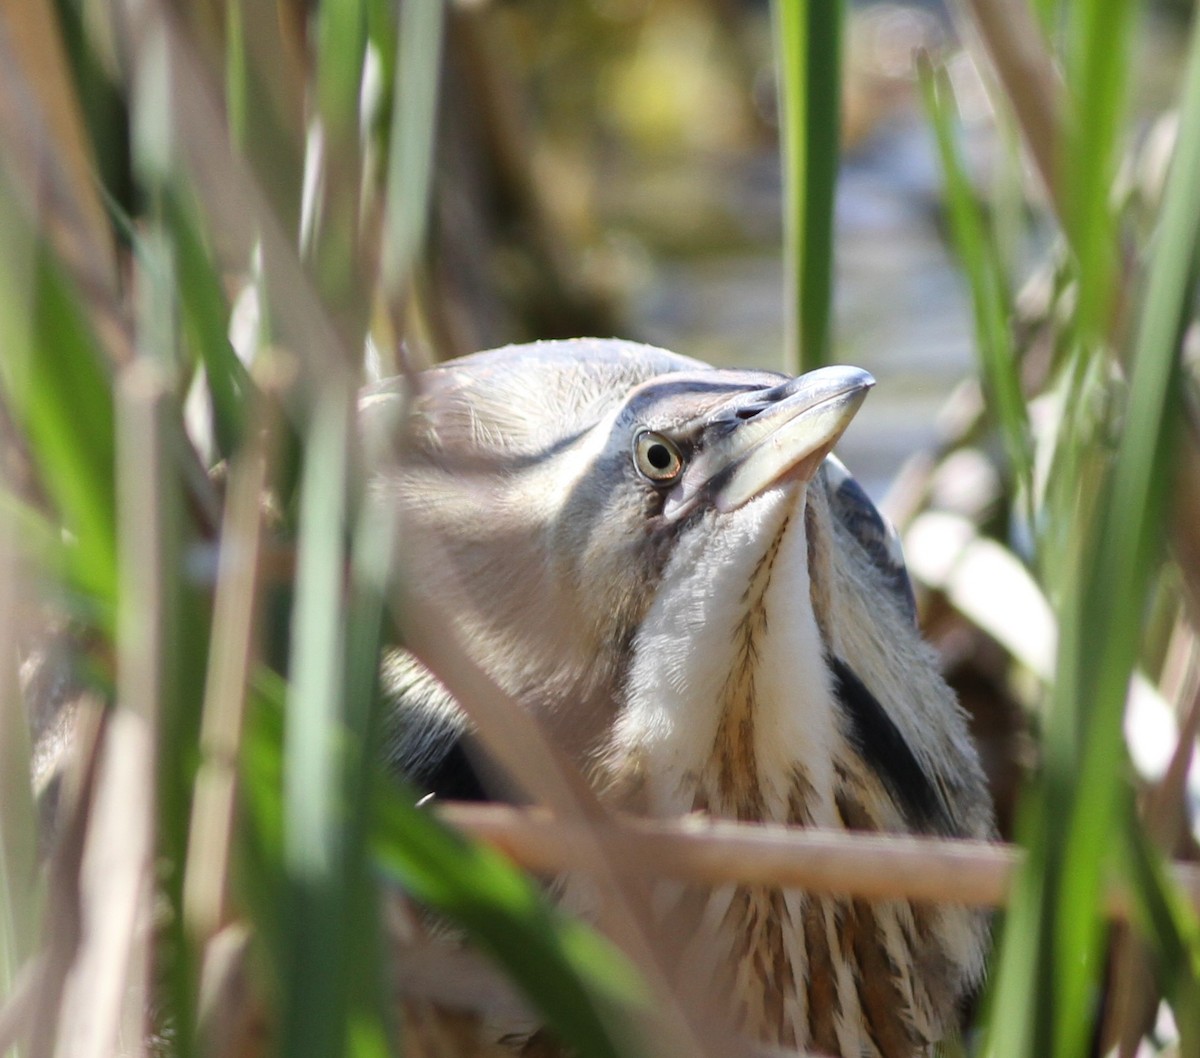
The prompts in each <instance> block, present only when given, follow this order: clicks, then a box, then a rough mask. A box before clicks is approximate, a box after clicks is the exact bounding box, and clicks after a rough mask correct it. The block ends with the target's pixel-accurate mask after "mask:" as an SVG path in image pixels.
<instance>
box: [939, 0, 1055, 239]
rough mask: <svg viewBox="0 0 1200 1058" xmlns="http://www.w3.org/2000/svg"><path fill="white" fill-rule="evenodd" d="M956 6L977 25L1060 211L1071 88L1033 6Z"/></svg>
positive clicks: (994, 0)
mask: <svg viewBox="0 0 1200 1058" xmlns="http://www.w3.org/2000/svg"><path fill="white" fill-rule="evenodd" d="M954 6H955V7H957V8H958V10H959V11H960V12H962V13H963V14H964V15H965V17H966V19H967V21H968V22H969V23H970V25H971V26H972V27H973V28H974V29H975V30H976V33H977V43H978V44H979V45H981V46H982V50H983V55H984V57H985V58H986V59H987V60H988V62H989V63H990V65H991V67H992V68H993V69H994V70H995V72H996V76H997V78H998V79H999V82H1000V86H1001V87H1002V88H1003V90H1004V101H1005V102H1006V103H1007V104H1008V105H1010V106H1011V107H1012V110H1013V113H1014V114H1015V115H1016V118H1017V127H1018V128H1019V129H1020V130H1021V135H1022V137H1023V139H1024V140H1025V145H1026V147H1027V148H1028V150H1029V156H1030V158H1032V159H1033V164H1034V168H1036V170H1037V173H1038V177H1039V178H1040V180H1041V182H1042V186H1043V187H1044V188H1045V190H1046V195H1047V198H1048V199H1049V201H1050V203H1051V205H1052V206H1053V207H1054V210H1055V212H1056V213H1057V214H1058V215H1059V217H1061V216H1062V212H1063V211H1062V201H1063V197H1062V196H1063V190H1062V188H1061V187H1059V181H1058V179H1057V171H1058V159H1059V151H1060V150H1061V146H1062V142H1063V120H1064V114H1065V110H1066V98H1067V92H1066V86H1065V85H1064V84H1063V81H1062V78H1061V77H1060V76H1059V72H1058V69H1057V67H1056V66H1055V64H1054V58H1053V56H1052V55H1051V54H1050V51H1049V49H1048V48H1047V47H1046V41H1045V38H1044V37H1043V36H1042V31H1041V29H1040V28H1039V27H1038V24H1037V20H1036V19H1035V17H1034V14H1033V11H1032V10H1031V8H1030V6H1029V4H1027V3H1025V2H1024V0H958V2H957V3H956V4H955V5H954ZM965 36H966V37H967V38H968V39H969V38H970V37H971V36H972V34H969V33H968V34H965Z"/></svg>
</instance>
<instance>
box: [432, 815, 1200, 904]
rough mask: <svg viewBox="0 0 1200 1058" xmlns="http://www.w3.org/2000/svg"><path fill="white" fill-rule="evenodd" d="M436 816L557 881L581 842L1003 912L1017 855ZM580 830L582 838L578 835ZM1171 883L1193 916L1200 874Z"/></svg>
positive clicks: (667, 865)
mask: <svg viewBox="0 0 1200 1058" xmlns="http://www.w3.org/2000/svg"><path fill="white" fill-rule="evenodd" d="M438 816H439V817H440V818H441V819H443V820H444V821H445V822H447V823H449V824H450V825H452V826H455V827H457V828H459V829H460V830H462V831H464V832H465V833H467V834H468V835H470V836H471V837H473V838H476V839H478V840H480V841H484V842H487V843H488V844H489V845H492V846H493V847H495V848H496V849H498V850H499V851H501V852H503V853H504V854H505V855H506V856H508V857H509V858H510V859H512V860H513V861H514V862H516V863H518V864H519V865H521V866H522V867H525V868H528V869H530V870H533V871H536V872H540V873H546V874H554V873H558V872H561V871H566V870H578V869H585V870H586V869H587V864H586V861H585V860H584V858H583V857H582V856H581V855H580V853H579V849H580V845H581V843H583V842H584V841H587V842H589V843H593V842H599V843H600V844H602V845H603V846H604V848H605V849H606V850H607V856H608V860H609V864H610V867H611V869H612V870H614V871H618V872H620V873H622V874H626V875H632V876H636V877H656V878H657V877H667V878H672V879H676V880H682V881H688V882H694V883H699V884H703V885H713V886H717V885H727V884H730V883H735V884H743V885H771V886H781V887H784V888H797V889H806V890H809V891H811V892H831V893H841V894H844V895H847V896H858V897H864V898H867V899H872V900H898V899H910V900H921V901H929V902H945V903H954V904H967V905H972V906H978V907H1002V906H1003V905H1004V904H1006V903H1007V901H1008V897H1009V893H1010V891H1011V888H1012V884H1013V881H1014V879H1015V877H1016V872H1017V870H1018V869H1019V868H1020V865H1021V863H1022V860H1023V853H1022V851H1021V850H1020V849H1018V848H1017V847H1015V846H1013V845H1004V844H1000V843H988V842H981V841H960V840H954V839H943V838H922V837H912V836H907V835H906V836H895V835H880V834H862V833H849V832H845V831H828V830H815V829H795V828H789V827H783V826H776V825H770V824H747V823H735V822H732V821H726V820H713V819H708V818H704V817H699V816H692V817H688V818H687V819H683V820H645V819H621V820H620V821H617V820H615V819H613V820H611V821H609V822H605V823H597V822H593V823H591V824H589V825H587V826H586V828H585V827H584V826H583V825H581V824H579V823H576V822H573V821H565V820H560V819H555V818H554V817H553V816H551V815H550V814H549V813H547V812H545V811H544V810H539V809H523V808H513V807H510V806H507V805H467V804H447V805H443V806H441V807H440V808H439V809H438ZM585 829H586V833H584V831H585ZM1172 873H1173V876H1174V878H1175V881H1176V883H1177V884H1178V885H1179V886H1180V888H1181V889H1182V891H1183V893H1184V894H1185V896H1186V897H1187V899H1188V900H1189V901H1190V902H1191V903H1192V904H1193V905H1194V906H1195V907H1197V908H1198V909H1200V868H1198V867H1196V866H1193V865H1190V864H1181V863H1177V864H1175V865H1174V867H1173V871H1172ZM1104 906H1105V910H1106V913H1107V914H1108V915H1109V916H1110V917H1112V918H1114V919H1118V920H1128V919H1129V918H1130V917H1131V915H1132V912H1133V902H1132V900H1131V899H1130V897H1129V894H1128V893H1127V892H1126V891H1125V890H1124V889H1123V888H1121V887H1120V886H1115V885H1114V886H1112V887H1110V889H1109V891H1108V894H1107V897H1106V899H1105V902H1104Z"/></svg>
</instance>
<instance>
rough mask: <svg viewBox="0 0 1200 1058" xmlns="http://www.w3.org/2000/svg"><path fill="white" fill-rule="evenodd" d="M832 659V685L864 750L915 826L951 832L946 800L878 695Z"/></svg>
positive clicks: (859, 747)
mask: <svg viewBox="0 0 1200 1058" xmlns="http://www.w3.org/2000/svg"><path fill="white" fill-rule="evenodd" d="M829 663H830V667H831V669H832V671H833V690H834V693H835V694H836V695H837V698H838V701H839V702H840V703H841V705H842V711H843V712H844V713H845V715H846V719H847V720H849V722H850V732H849V734H850V739H851V741H852V742H853V743H854V748H855V749H856V750H857V751H858V754H859V756H861V757H862V759H863V760H864V761H865V762H866V764H867V766H868V767H869V768H870V769H871V770H872V771H873V772H874V773H875V774H876V775H877V776H879V778H880V780H881V781H882V782H883V785H884V787H885V788H886V789H887V791H888V793H889V794H891V796H892V800H893V801H894V802H895V803H896V806H897V807H898V808H899V809H900V811H901V812H902V813H903V815H904V817H905V819H906V820H907V821H908V823H909V824H910V825H911V826H912V827H913V829H915V830H923V831H931V830H932V831H938V832H948V831H949V830H950V825H949V823H950V821H949V819H948V817H947V812H946V806H945V805H944V804H943V803H942V800H941V798H940V797H939V796H938V792H937V790H936V789H935V788H934V785H933V782H932V781H931V780H930V778H929V776H928V775H926V774H925V770H924V769H923V768H922V767H921V765H920V763H919V762H918V761H917V758H916V756H915V755H914V754H913V751H912V748H911V747H910V746H909V744H908V743H907V742H906V741H905V739H904V736H903V735H902V734H901V733H900V729H899V728H897V727H896V724H895V722H894V721H893V720H892V718H891V717H890V716H888V714H887V711H886V710H885V709H884V708H883V706H882V705H880V703H879V699H877V698H876V697H875V695H873V694H872V693H871V692H870V691H869V690H868V689H867V686H866V684H864V683H863V681H862V680H860V679H859V678H858V675H857V674H856V673H855V672H854V670H853V669H851V668H850V666H849V665H847V664H846V663H845V662H844V661H842V659H841V658H830V662H829Z"/></svg>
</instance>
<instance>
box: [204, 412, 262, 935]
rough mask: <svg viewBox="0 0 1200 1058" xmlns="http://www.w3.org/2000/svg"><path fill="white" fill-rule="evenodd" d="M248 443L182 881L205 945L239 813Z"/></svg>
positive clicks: (251, 631) (254, 528) (221, 575)
mask: <svg viewBox="0 0 1200 1058" xmlns="http://www.w3.org/2000/svg"><path fill="white" fill-rule="evenodd" d="M251 436H252V440H251V441H250V443H249V444H248V445H247V446H246V448H245V450H244V451H243V452H242V454H241V455H240V457H239V458H238V459H237V461H236V462H235V463H234V465H233V468H232V470H231V471H230V474H229V499H228V502H227V505H226V508H225V517H224V522H223V525H222V529H221V544H220V550H219V553H218V559H217V562H218V566H217V587H216V598H215V600H214V604H213V622H212V646H211V649H210V650H209V655H208V669H207V673H206V675H205V681H204V703H203V706H202V716H201V726H200V754H201V762H200V768H199V771H198V773H197V775H196V793H195V798H194V800H193V802H192V817H191V826H190V828H189V841H188V852H187V861H186V866H185V873H184V884H183V915H184V920H185V923H186V926H187V929H188V932H189V933H190V934H191V935H192V937H193V938H194V939H195V940H196V942H197V944H198V945H199V946H200V947H201V948H203V946H204V945H205V944H207V942H208V940H209V939H210V938H211V937H212V936H213V935H214V934H215V933H216V932H217V930H219V929H220V928H221V927H222V926H223V925H224V924H225V922H226V921H227V919H228V899H229V866H230V856H231V848H232V842H233V831H234V823H235V818H236V811H237V791H238V754H239V749H240V746H241V739H242V725H243V720H244V717H245V711H246V688H247V687H248V685H249V681H250V676H251V672H252V669H253V666H254V663H255V658H256V655H257V641H258V634H257V624H258V604H259V601H260V594H261V592H260V588H261V584H262V557H263V556H262V551H263V510H262V497H263V496H264V495H265V494H266V488H267V476H268V465H269V463H270V461H271V460H270V455H269V453H268V450H267V449H268V445H269V443H270V442H269V439H268V432H267V431H266V430H262V429H259V430H254V431H252V435H251Z"/></svg>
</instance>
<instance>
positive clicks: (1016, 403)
mask: <svg viewBox="0 0 1200 1058" xmlns="http://www.w3.org/2000/svg"><path fill="white" fill-rule="evenodd" d="M920 76H921V88H922V94H923V96H924V100H925V110H926V112H927V113H928V115H929V118H930V121H931V122H932V124H933V129H934V133H935V136H936V138H937V146H938V154H939V155H940V157H941V161H942V172H943V174H944V176H945V180H946V198H947V201H948V205H949V211H950V226H951V230H952V232H953V235H954V242H955V246H956V248H957V250H958V259H959V262H960V264H961V265H962V268H963V271H964V272H966V275H967V281H968V283H969V284H970V287H971V303H972V306H973V307H974V316H975V344H976V347H977V348H978V350H979V357H980V367H981V370H982V373H983V377H984V380H985V383H986V385H987V388H988V392H989V396H990V398H991V405H992V407H993V408H994V409H995V411H996V417H997V418H998V420H999V426H1000V433H1001V436H1002V437H1003V439H1004V445H1005V449H1006V451H1007V453H1008V458H1009V461H1010V462H1011V464H1012V469H1013V476H1014V477H1015V478H1016V480H1017V482H1018V485H1019V488H1020V493H1021V495H1022V496H1023V497H1024V499H1025V502H1026V503H1027V504H1028V503H1030V502H1032V499H1031V497H1032V478H1033V453H1032V449H1031V444H1030V435H1029V416H1028V413H1027V412H1026V409H1025V401H1024V396H1023V394H1022V392H1021V379H1020V373H1019V370H1018V362H1017V349H1016V344H1015V342H1014V341H1013V335H1012V331H1011V329H1010V327H1009V316H1010V311H1011V305H1012V299H1011V297H1010V296H1009V292H1008V290H1007V282H1006V279H1005V272H1006V269H1005V263H1004V261H1003V260H1001V258H1000V256H999V252H998V249H997V245H998V244H997V242H996V240H995V239H993V238H989V232H988V231H987V229H986V227H985V222H984V218H983V216H982V212H981V210H980V208H979V205H978V203H977V202H976V200H975V196H974V193H973V191H972V188H971V184H970V181H969V179H968V177H967V173H966V166H965V164H964V162H963V159H962V155H961V152H960V151H959V148H958V144H957V142H956V140H955V137H954V129H953V127H952V121H953V117H952V108H953V99H952V95H951V88H950V82H949V79H948V78H947V77H946V74H945V70H944V69H940V68H939V69H934V68H933V67H932V66H931V65H930V64H929V63H928V61H925V62H922V64H921V70H920Z"/></svg>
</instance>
